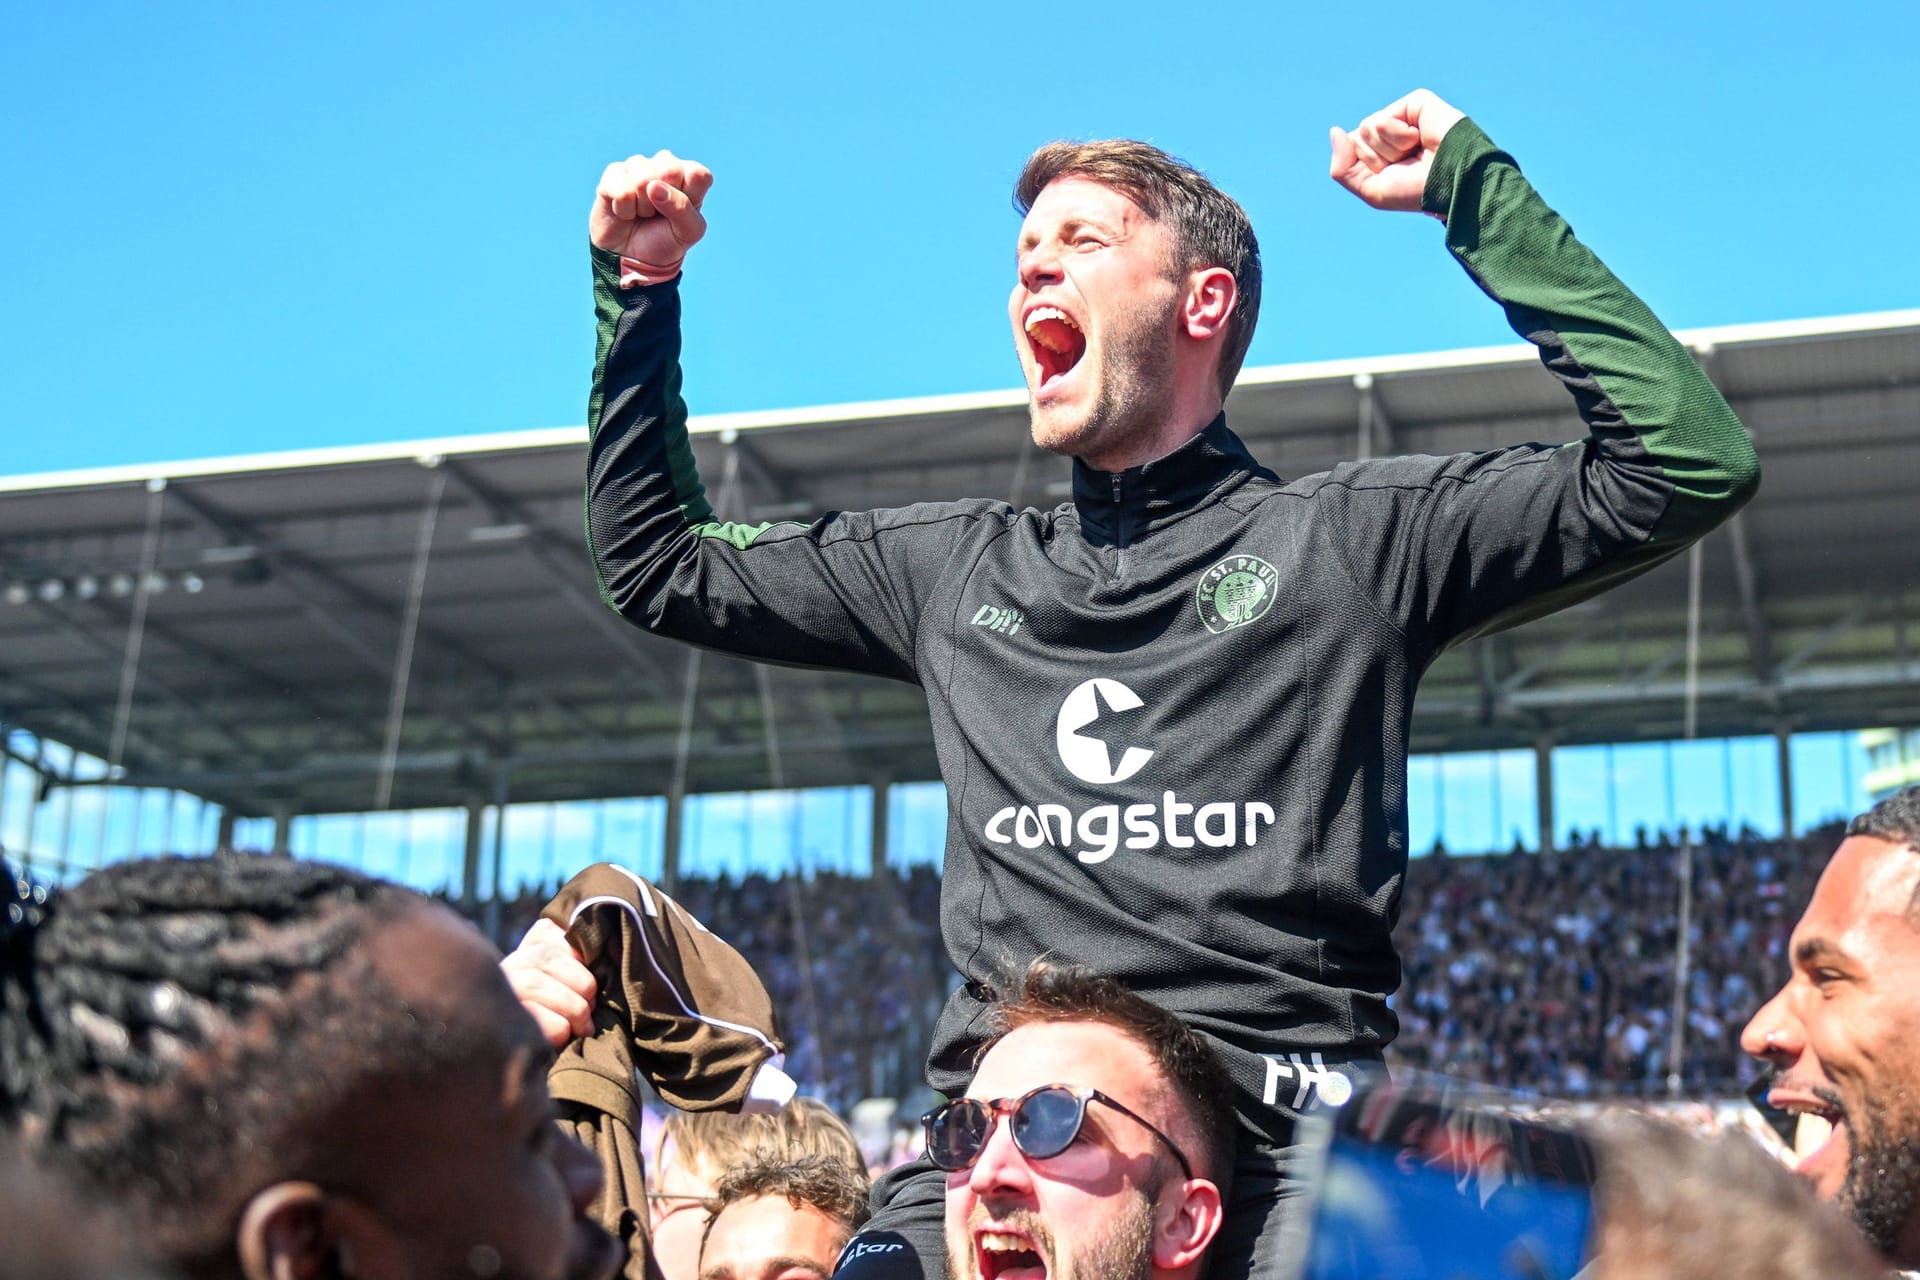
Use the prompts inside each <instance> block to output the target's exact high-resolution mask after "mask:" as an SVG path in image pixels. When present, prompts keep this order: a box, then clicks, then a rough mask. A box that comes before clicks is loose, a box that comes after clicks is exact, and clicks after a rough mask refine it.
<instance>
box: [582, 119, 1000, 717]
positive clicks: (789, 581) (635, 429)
mask: <svg viewBox="0 0 1920 1280" xmlns="http://www.w3.org/2000/svg"><path fill="white" fill-rule="evenodd" d="M711 182H712V177H711V175H710V174H708V173H707V171H706V170H705V169H704V168H703V167H702V166H699V165H695V164H692V163H691V162H688V161H684V160H680V159H679V158H677V157H675V156H673V155H672V154H671V153H669V152H665V151H662V152H659V153H658V154H656V155H655V156H652V157H645V156H635V157H634V158H633V159H631V160H627V161H622V162H620V163H617V164H614V165H610V166H609V167H608V169H607V171H606V174H605V175H604V176H603V177H602V178H601V182H600V189H599V191H598V192H597V193H596V196H595V200H594V210H593V215H592V219H591V223H590V227H589V230H590V234H591V238H592V241H593V294H594V304H595V313H596V315H597V317H598V321H599V334H598V341H597V344H596V350H595V356H594V378H593V393H592V398H591V400H590V401H589V404H588V410H587V424H588V435H589V443H588V462H587V512H586V520H587V545H588V548H589V551H590V553H591V555H592V558H593V567H594V575H595V579H596V581H597V582H598V585H599V589H600V596H601V599H603V600H604V601H605V602H606V603H607V605H608V606H609V607H611V608H613V609H614V610H615V611H617V612H618V613H619V614H620V615H621V616H622V617H624V618H626V619H628V620H629V621H631V622H633V623H635V624H637V625H639V626H643V627H646V628H647V629H649V630H651V631H656V632H659V633H660V634H663V635H669V636H672V637H674V638H676V639H681V640H686V641H689V642H692V643H695V644H700V645H705V646H708V647H711V648H717V649H723V650H726V651H728V652H731V653H738V654H741V655H743V656H746V657H752V658H762V659H768V660H772V661H777V662H786V663H798V664H805V665H811V666H825V667H838V668H845V669H849V670H857V671H867V672H871V673H873V674H877V675H889V676H894V677H896V678H900V679H906V680H912V679H915V678H916V677H915V673H914V651H915V636H916V633H917V631H918V629H919V626H920V621H921V611H922V606H923V604H924V603H925V602H926V601H927V600H929V599H930V598H931V597H932V593H933V588H934V583H935V582H936V580H937V579H938V577H939V575H940V573H941V572H942V571H943V570H944V569H945V568H946V566H947V564H948V562H949V561H950V560H951V559H952V558H953V553H954V552H955V550H956V549H957V548H958V547H959V546H960V545H961V544H962V542H963V540H964V539H965V538H966V536H967V533H968V530H969V529H970V528H973V527H975V526H977V524H978V522H979V521H980V520H981V519H982V518H983V517H990V513H989V512H988V511H987V510H985V509H984V506H985V504H967V505H966V506H928V507H911V508H905V509H902V510H897V511H879V512H869V513H863V514H835V515H832V516H829V517H825V518H822V519H820V520H817V521H815V522H813V523H812V524H807V525H802V524H794V523H782V524H760V525H743V524H733V523H728V522H723V521H721V520H719V519H717V518H716V517H715V514H714V512H713V509H712V507H711V506H710V505H709V504H708V502H707V496H706V491H705V489H704V487H703V486H702V485H701V483H700V477H699V475H698V474H697V473H696V472H695V470H694V462H693V448H692V445H691V442H690V441H689V439H688V436H687V406H686V402H685V401H684V400H683V399H682V398H681V393H680V381H681V374H680V266H681V262H682V260H683V259H684V257H685V256H686V252H687V250H688V249H690V248H691V247H692V246H693V245H694V244H695V243H697V242H698V240H699V239H700V237H701V236H702V235H704V234H705V230H706V220H705V218H704V216H703V214H702V212H701V203H702V200H703V199H704V197H705V195H706V190H707V187H708V185H709V184H710V183H711Z"/></svg>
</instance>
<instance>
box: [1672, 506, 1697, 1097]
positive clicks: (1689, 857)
mask: <svg viewBox="0 0 1920 1280" xmlns="http://www.w3.org/2000/svg"><path fill="white" fill-rule="evenodd" d="M1700 573H1701V559H1700V544H1699V543H1697V542H1696V543H1694V544H1693V550H1691V551H1689V552H1688V553H1687V684H1686V716H1685V719H1686V734H1687V741H1688V742H1692V741H1693V739H1694V735H1695V734H1696V733H1697V732H1698V730H1699V726H1700V710H1699V708H1700ZM1678 857H1679V861H1680V865H1679V880H1680V912H1679V916H1680V918H1679V923H1678V928H1677V929H1676V930H1675V938H1674V948H1673V949H1674V956H1673V1027H1672V1038H1671V1041H1670V1043H1669V1047H1668V1050H1667V1055H1668V1056H1667V1094H1668V1096H1670V1097H1674V1098H1677V1097H1679V1096H1680V1088H1681V1084H1682V1083H1683V1079H1684V1077H1685V1074H1686V1061H1687V1056H1686V1055H1687V984H1688V981H1689V979H1690V977H1691V974H1690V973H1689V968H1690V966H1691V963H1692V959H1693V946H1692V942H1693V939H1692V937H1691V935H1692V933H1693V839H1692V837H1691V836H1689V837H1688V838H1687V839H1685V840H1682V841H1681V842H1680V851H1679V854H1678Z"/></svg>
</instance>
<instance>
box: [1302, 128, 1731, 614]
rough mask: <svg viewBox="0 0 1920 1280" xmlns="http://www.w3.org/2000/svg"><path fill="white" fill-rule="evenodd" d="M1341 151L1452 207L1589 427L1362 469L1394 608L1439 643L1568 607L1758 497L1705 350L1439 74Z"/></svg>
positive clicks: (1517, 326)
mask: <svg viewBox="0 0 1920 1280" xmlns="http://www.w3.org/2000/svg"><path fill="white" fill-rule="evenodd" d="M1333 152H1334V159H1333V177H1334V178H1335V180H1336V181H1338V182H1340V183H1341V184H1342V185H1343V186H1346V187H1347V188H1348V189H1349V190H1351V191H1353V192H1354V194H1356V195H1358V196H1359V197H1360V198H1361V199H1363V200H1365V201H1366V202H1367V203H1369V204H1372V205H1374V206H1375V207H1377V208H1388V209H1406V210H1412V209H1419V210H1421V211H1424V212H1426V213H1428V214H1431V215H1433V216H1434V217H1437V218H1439V219H1441V220H1442V221H1443V222H1445V224H1446V240H1447V247H1448V249H1449V250H1450V251H1451V252H1452V254H1453V255H1454V257H1455V258H1456V259H1457V260H1458V261H1459V262H1460V263H1461V265H1462V266H1464V267H1465V268H1466V270H1467V272H1468V274H1469V275H1471V276H1472V277H1473V279H1474V281H1475V283H1477V284H1478V285H1479V286H1480V287H1481V289H1482V290H1484V291H1485V292H1486V293H1487V295H1488V296H1489V297H1491V298H1493V300H1494V301H1496V302H1498V303H1499V304H1500V306H1501V308H1502V309H1503V310H1504V311H1505V312H1506V315H1507V320H1508V323H1509V324H1511V325H1512V326H1513V329H1514V332H1516V333H1518V334H1519V335H1520V336H1522V337H1524V338H1526V339H1527V340H1528V341H1530V342H1532V343H1534V344H1535V345H1536V346H1537V347H1539V348H1540V354H1541V360H1542V362H1543V363H1544V364H1545V365H1546V367H1547V368H1548V370H1550V371H1551V372H1552V373H1553V374H1554V375H1555V376H1556V377H1558V378H1559V379H1560V380H1561V382H1562V383H1563V385H1565V387H1566V388H1567V390H1568V392H1569V393H1570V394H1571V395H1572V397H1573V400H1574V404H1575V407H1576V408H1577V409H1578V411H1579V413H1580V416H1581V417H1582V418H1583V419H1584V420H1585V422H1586V424H1587V427H1588V432H1589V434H1588V436H1587V438H1586V439H1584V440H1581V441H1578V442H1575V443H1574V444H1571V445H1564V446H1557V447H1547V446H1520V447H1517V448H1514V449H1507V450H1496V451H1493V452H1490V453H1486V454H1474V455H1459V456H1456V457H1454V458H1450V459H1405V460H1401V461H1400V463H1398V464H1391V463H1390V464H1387V467H1386V469H1385V472H1386V473H1385V474H1382V471H1381V470H1380V469H1375V470H1370V471H1367V472H1364V473H1356V476H1355V479H1356V481H1357V482H1358V483H1357V487H1356V490H1355V492H1354V498H1355V507H1354V508H1353V512H1352V514H1353V518H1354V520H1355V521H1356V522H1358V521H1362V520H1364V521H1365V522H1367V523H1368V524H1375V523H1376V522H1379V521H1382V520H1384V521H1386V522H1387V524H1388V525H1389V526H1390V527H1392V528H1394V529H1395V530H1396V536H1393V537H1391V538H1383V539H1379V540H1378V542H1379V544H1380V545H1379V547H1378V551H1377V552H1376V553H1375V554H1372V555H1369V553H1368V552H1367V551H1365V550H1359V551H1356V552H1355V553H1354V566H1353V567H1354V569H1355V572H1356V576H1358V577H1359V578H1361V579H1362V585H1363V586H1369V587H1374V588H1377V590H1378V592H1379V594H1380V596H1381V597H1382V598H1383V599H1384V607H1385V608H1386V610H1387V612H1388V614H1389V616H1390V617H1394V618H1395V620H1396V622H1398V623H1400V624H1401V625H1403V626H1408V627H1409V628H1420V629H1422V630H1425V631H1426V633H1427V635H1428V637H1429V638H1430V639H1431V640H1432V641H1434V642H1435V647H1439V646H1443V645H1445V644H1447V643H1451V642H1453V641H1457V640H1459V639H1461V638H1464V637H1465V636H1469V635H1475V634H1481V633H1484V632H1487V631H1492V630H1497V629H1500V628H1503V627H1508V626H1512V625H1515V624H1516V623H1519V622H1522V621H1525V620H1527V619H1529V618H1533V617H1537V616H1539V615H1541V614H1544V613H1548V612H1552V611H1553V610H1555V609H1558V608H1561V607H1563V606H1565V605H1567V604H1569V603H1572V602H1573V601H1574V600H1577V599H1581V598H1584V597H1586V596H1590V595H1592V594H1594V593H1596V592H1598V591H1601V590H1604V589H1606V588H1607V587H1609V586H1611V585H1613V584H1614V583H1616V582H1619V581H1621V580H1623V579H1625V578H1627V577H1631V576H1634V575H1636V574H1639V573H1642V572H1645V571H1646V570H1647V569H1649V568H1651V567H1652V566H1653V565H1655V564H1658V563H1659V562H1661V561H1663V560H1665V559H1667V558H1668V557H1670V556H1672V555H1674V554H1676V553H1677V552H1678V551H1680V550H1681V549H1683V548H1685V547H1686V546H1687V545H1688V544H1690V543H1691V542H1693V541H1694V540H1695V539H1697V538H1699V537H1701V536H1702V535H1704V534H1705V533H1707V532H1708V531H1709V530H1711V529H1712V528H1713V527H1714V526H1716V525H1718V524H1719V523H1721V522H1722V521H1724V520H1725V519H1727V518H1728V517H1729V516H1731V515H1732V514H1733V513H1734V512H1735V511H1737V510H1738V509H1739V508H1740V506H1741V505H1742V504H1743V503H1745V502H1746V501H1747V499H1748V498H1750V497H1752V496H1753V493H1754V491H1755V489H1756V488H1757V487H1758V484H1759V475H1760V472H1759V461H1758V458H1757V457H1756V456H1755V454H1754V450H1753V444H1752V442H1751V441H1750V440H1749V438H1748V436H1747V432H1746V429H1745V428H1744V427H1742V426H1741V424H1740V421H1739V419H1738V418H1736V417H1735V416H1734V413H1733V410H1732V409H1731V408H1730V407H1729V406H1728V405H1727V402H1726V400H1725V399H1724V398H1723V397H1722V396H1721V395H1720V393H1719V391H1718V390H1717V389H1716V388H1715V387H1714V385H1713V383H1712V381H1711V380H1710V379H1708V377H1707V376H1706V374H1705V372H1704V371H1702V369H1701V368H1700V366H1699V364H1698V362H1696V361H1695V360H1694V358H1693V356H1692V355H1691V354H1689V353H1688V351H1687V350H1686V348H1684V347H1682V346H1681V345H1680V343H1679V342H1678V341H1677V340H1675V339H1674V337H1673V335H1672V334H1670V333H1668V332H1667V330H1666V328H1665V327H1664V326H1663V325H1662V324H1661V323H1660V321H1659V320H1657V319H1656V318H1655V317H1654V315H1653V313H1652V311H1650V310H1649V309H1648V308H1647V306H1646V304H1645V303H1643V302H1641V301H1640V299H1639V298H1637V297H1635V296H1634V294H1633V293H1632V292H1631V291H1630V290H1629V289H1628V288H1627V287H1626V286H1625V285H1624V284H1622V283H1621V282H1620V281H1619V280H1618V279H1617V278H1616V277H1615V276H1614V275H1613V273H1612V272H1610V271H1609V270H1608V269H1607V268H1606V266H1605V265H1604V264H1602V263H1601V262H1600V260H1599V258H1597V257H1596V256H1595V255H1594V254H1593V252H1592V251H1591V250H1589V249H1588V248H1587V247H1586V246H1585V245H1583V244H1581V243H1580V241H1579V240H1577V239H1575V238H1574V235H1573V231H1572V229H1571V228H1569V227H1568V226H1567V224H1566V222H1565V221H1564V220H1563V219H1561V217H1560V216H1559V215H1558V214H1557V213H1555V212H1554V211H1553V210H1552V209H1551V208H1549V207H1548V206H1547V204H1546V202H1545V201H1543V200H1542V199H1541V198H1540V196H1539V195H1538V193H1536V192H1535V191H1534V189H1533V188H1532V186H1531V185H1530V184H1529V183H1528V182H1527V180H1526V178H1525V177H1523V176H1522V175H1521V172H1520V169H1519V166H1518V165H1517V164H1516V163H1515V162H1514V160H1513V158H1512V157H1511V156H1509V155H1508V154H1506V153H1505V152H1504V151H1501V150H1500V149H1499V148H1497V147H1495V146H1494V145H1493V143H1492V142H1490V141H1489V140H1488V139H1487V136H1486V135H1485V134H1484V133H1482V132H1481V131H1480V129H1479V128H1478V127H1477V126H1476V125H1475V124H1474V123H1473V121H1471V120H1469V119H1467V118H1465V117H1464V116H1462V115H1461V114H1460V113H1459V112H1458V111H1457V110H1455V109H1454V108H1452V107H1450V106H1448V105H1447V104H1446V103H1444V102H1442V101H1441V100H1440V99H1438V98H1436V97H1434V96H1433V95H1432V94H1430V93H1427V92H1425V91H1424V90H1423V91H1421V92H1419V93H1416V94H1413V95H1410V96H1409V97H1408V98H1406V99H1403V100H1402V101H1401V102H1399V103H1396V104H1394V106H1392V107H1389V108H1387V109H1386V110H1385V111H1383V112H1378V113H1376V114H1375V115H1373V116H1370V117H1368V119H1367V120H1366V121H1365V122H1363V123H1362V125H1361V126H1360V128H1358V129H1356V130H1355V131H1354V133H1353V134H1351V135H1348V134H1346V133H1344V132H1343V131H1341V130H1338V129H1336V130H1334V131H1333ZM1400 472H1404V474H1399V473H1400Z"/></svg>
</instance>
